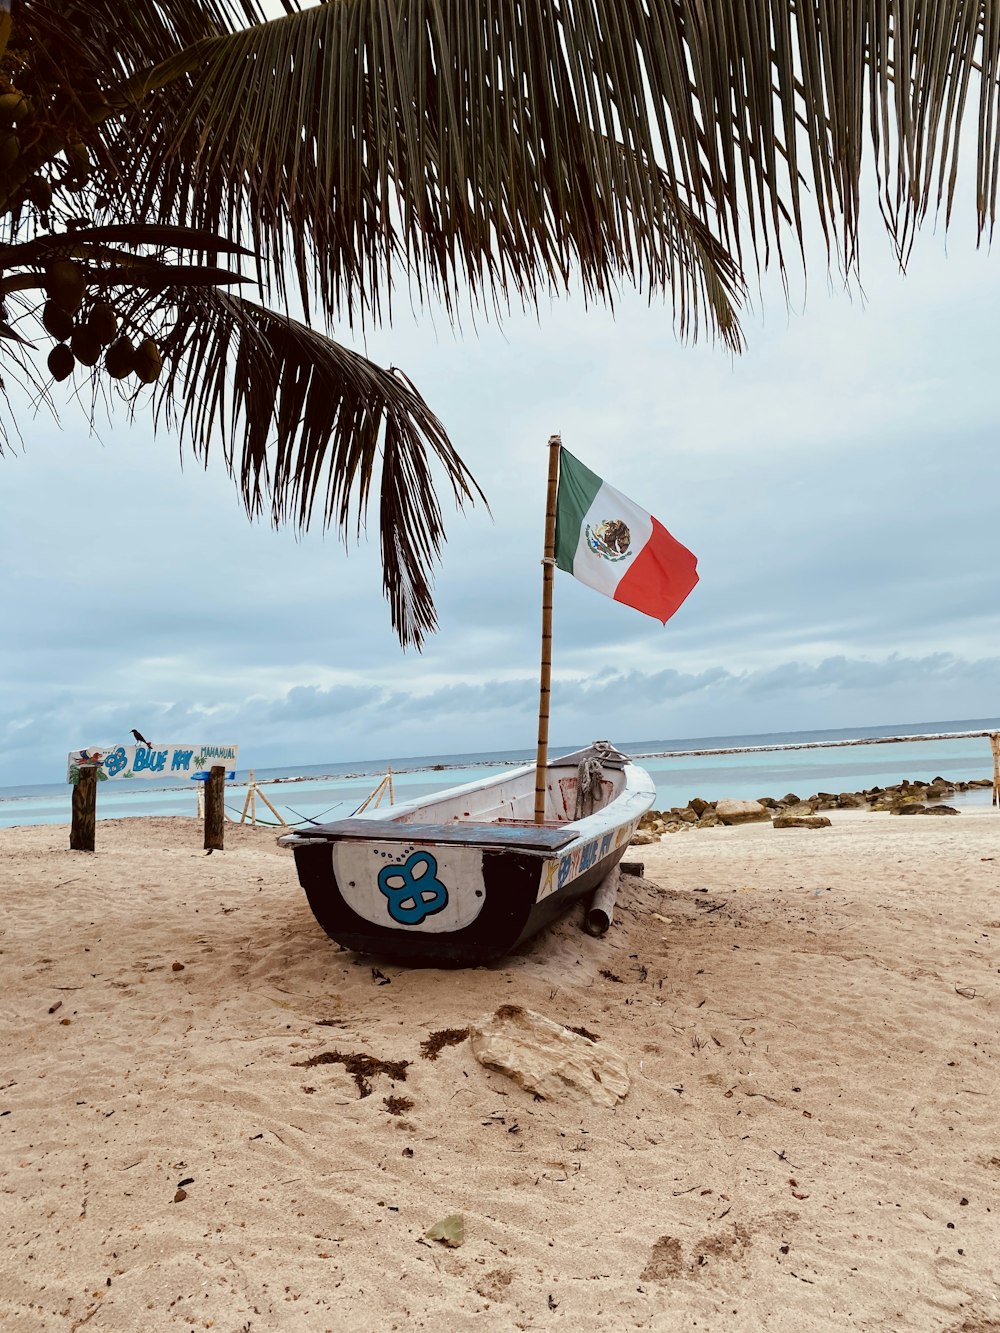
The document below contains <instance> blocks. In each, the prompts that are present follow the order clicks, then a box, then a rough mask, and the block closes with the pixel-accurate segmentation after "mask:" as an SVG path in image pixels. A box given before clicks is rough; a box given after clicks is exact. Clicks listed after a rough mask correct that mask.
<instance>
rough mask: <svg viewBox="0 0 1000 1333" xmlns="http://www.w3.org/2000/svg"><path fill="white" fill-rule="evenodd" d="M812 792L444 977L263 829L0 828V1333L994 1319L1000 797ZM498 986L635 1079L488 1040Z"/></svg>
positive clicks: (965, 1324) (179, 825)
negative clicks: (939, 803)
mask: <svg viewBox="0 0 1000 1333" xmlns="http://www.w3.org/2000/svg"><path fill="white" fill-rule="evenodd" d="M833 821H834V822H833V827H832V828H830V829H826V830H824V831H823V832H822V833H821V834H817V835H815V836H813V835H810V836H795V835H775V833H774V831H773V829H772V828H771V827H770V824H760V825H757V824H754V825H749V826H747V827H733V828H718V829H713V830H711V832H709V833H704V834H701V833H700V834H698V835H696V836H693V837H690V838H684V839H671V840H670V841H669V842H666V843H663V844H661V845H659V846H656V847H652V848H649V849H646V850H645V852H644V858H643V859H644V861H645V865H646V874H647V875H648V876H649V877H650V879H651V880H653V881H656V883H655V884H654V883H650V882H647V881H635V880H631V881H630V880H625V881H624V883H623V885H622V889H621V891H620V893H619V899H618V905H617V907H616V909H615V925H614V926H613V927H612V929H611V931H610V933H609V934H608V935H607V936H606V937H605V938H604V939H600V940H598V939H593V938H591V937H590V936H588V935H586V934H584V933H583V932H582V931H580V930H579V929H578V928H577V925H576V923H575V920H573V921H564V922H562V923H560V924H559V925H557V926H556V927H554V928H553V929H551V930H550V931H548V932H547V933H546V934H545V935H544V936H542V937H540V938H539V939H538V940H537V941H536V942H535V943H534V944H533V945H531V946H530V947H529V948H528V949H526V950H525V951H523V952H522V953H521V954H519V955H518V956H515V957H512V958H510V959H508V960H507V961H506V962H505V963H503V964H502V965H500V966H497V967H494V968H491V969H485V968H480V969H475V970H472V971H449V972H444V971H435V970H427V971H420V970H407V969H405V968H402V967H396V966H391V965H389V964H387V963H386V962H385V961H384V960H378V959H374V960H373V959H367V958H360V957H356V956H355V955H354V954H351V953H347V952H342V951H340V950H339V949H338V948H337V946H336V945H335V944H333V943H332V942H331V941H330V940H328V939H327V938H326V937H325V936H324V935H323V933H322V932H321V930H320V929H319V927H318V926H317V925H316V923H315V921H314V919H313V917H312V915H311V913H310V911H309V908H308V906H307V903H306V900H305V896H304V894H303V893H302V891H301V889H300V888H299V886H298V884H297V881H296V878H295V872H294V868H293V863H292V858H291V855H290V854H289V853H287V852H284V851H281V850H280V849H278V848H277V847H276V845H275V843H274V839H273V836H272V834H270V833H268V832H263V831H260V830H258V831H253V830H249V829H243V830H238V829H234V828H232V827H229V828H227V830H226V837H227V847H228V850H227V851H226V852H225V853H216V854H215V855H214V856H212V857H211V858H206V857H205V856H204V855H203V853H202V850H201V839H200V831H199V828H198V826H197V824H196V823H195V821H193V820H186V819H132V820H124V821H118V822H102V823H101V824H99V825H98V851H97V853H96V855H93V856H88V855H86V854H81V853H71V852H70V851H69V850H68V846H67V844H68V832H67V830H66V829H64V828H53V827H45V828H27V829H11V830H5V831H2V832H0V867H2V877H0V878H2V887H0V892H2V895H3V917H2V922H0V930H2V935H0V950H2V954H0V966H2V990H0V996H2V999H0V1033H2V1040H3V1051H4V1060H3V1067H2V1072H0V1188H2V1190H3V1198H2V1205H3V1206H2V1208H0V1234H2V1237H3V1252H2V1258H0V1326H2V1327H3V1329H4V1333H8V1330H10V1331H11V1333H38V1331H41V1330H46V1331H47V1330H53V1331H59V1333H61V1331H62V1330H66V1333H69V1330H73V1329H86V1333H97V1331H98V1330H119V1331H121V1333H135V1330H138V1329H142V1330H146V1329H151V1330H160V1329H171V1330H172V1329H177V1330H181V1329H184V1330H190V1329H199V1330H200V1329H203V1328H210V1327H211V1328H215V1329H222V1330H226V1333H234V1331H235V1330H238V1329H249V1330H250V1333H273V1331H274V1330H279V1331H282V1333H283V1331H284V1330H289V1331H295V1330H309V1331H310V1333H311V1331H312V1330H324V1329H328V1328H329V1329H337V1330H340V1329H347V1328H357V1329H375V1328H378V1329H386V1330H391V1329H394V1328H397V1329H400V1330H402V1329H407V1330H408V1329H414V1328H421V1327H428V1328H430V1327H433V1328H435V1329H441V1328H447V1329H449V1330H454V1329H457V1330H465V1329H471V1328H473V1324H474V1321H475V1328H476V1329H483V1328H487V1327H488V1328H489V1329H490V1330H491V1331H492V1330H501V1331H506V1330H513V1329H530V1328H546V1329H548V1328H553V1327H555V1326H556V1324H557V1323H559V1324H561V1326H562V1327H564V1328H566V1329H572V1330H578V1329H582V1330H591V1329H592V1330H595V1333H596V1331H597V1330H601V1331H602V1333H603V1331H604V1330H607V1329H633V1328H635V1329H639V1328H647V1329H655V1330H674V1329H689V1328H694V1327H695V1325H696V1324H697V1327H698V1328H699V1329H706V1330H721V1329H740V1330H742V1329H757V1328H764V1327H766V1328H768V1329H771V1330H787V1331H788V1333H792V1331H793V1330H794V1333H800V1331H801V1330H813V1329H822V1330H827V1329H844V1330H848V1329H849V1330H856V1329H867V1330H872V1333H875V1330H879V1331H881V1330H884V1329H893V1330H897V1329H902V1330H929V1329H938V1330H950V1331H951V1333H958V1330H964V1331H965V1333H970V1331H971V1330H975V1333H985V1330H987V1329H993V1328H994V1327H996V1325H997V1319H998V1314H997V1310H998V1302H997V1297H998V1296H1000V1246H998V1244H997V1225H998V1220H1000V1129H998V1121H997V1096H998V1092H1000V1080H998V1068H1000V1041H998V1021H1000V1020H998V1015H1000V1006H998V994H1000V973H998V968H1000V956H998V955H1000V950H998V947H997V944H998V940H1000V893H998V889H1000V814H998V813H995V812H992V811H989V810H982V811H979V812H975V813H973V812H969V811H966V812H963V814H962V816H961V817H960V818H958V819H943V820H920V819H913V820H900V819H892V818H891V817H889V816H888V815H870V814H867V813H859V814H855V813H834V815H833ZM174 963H181V964H183V967H182V968H181V969H178V970H174V967H173V964H174ZM373 969H375V971H373ZM386 981H387V982H388V984H385V982H386ZM506 1004H514V1005H520V1006H523V1007H526V1008H531V1009H533V1010H535V1011H536V1012H538V1013H540V1014H543V1015H544V1016H546V1017H547V1018H549V1019H551V1020H552V1021H553V1022H556V1023H559V1024H562V1025H564V1026H569V1027H580V1026H582V1027H585V1028H586V1029H587V1030H588V1031H589V1032H591V1033H593V1034H594V1035H595V1036H597V1037H598V1038H599V1039H600V1043H601V1044H602V1045H606V1046H608V1047H610V1048H612V1049H613V1050H615V1051H617V1052H619V1053H620V1054H621V1056H622V1057H623V1058H624V1060H625V1062H626V1063H627V1065H628V1067H629V1070H630V1071H631V1074H632V1077H633V1083H632V1087H631V1090H630V1091H629V1094H628V1096H627V1098H626V1099H625V1100H624V1101H623V1102H621V1103H620V1104H619V1105H618V1106H617V1107H616V1108H615V1109H614V1110H612V1109H609V1108H607V1107H598V1106H592V1105H589V1104H584V1103H573V1102H568V1101H559V1100H551V1101H548V1100H547V1101H542V1102H538V1101H535V1100H534V1098H533V1097H532V1095H531V1094H530V1093H528V1092H525V1091H523V1090H522V1089H520V1088H518V1087H516V1086H515V1085H513V1084H512V1083H511V1082H510V1080H509V1079H507V1078H506V1077H504V1076H503V1075H500V1074H495V1073H491V1072H489V1071H487V1070H485V1069H484V1068H483V1067H482V1066H481V1065H479V1064H478V1062H477V1061H476V1060H475V1059H474V1057H473V1055H472V1053H471V1050H470V1048H469V1044H468V1042H467V1041H466V1040H464V1036H465V1032H464V1030H465V1029H467V1028H468V1026H469V1024H470V1023H471V1022H472V1021H473V1020H475V1018H476V1017H477V1016H479V1015H481V1014H484V1013H487V1012H492V1011H495V1010H496V1009H497V1008H499V1007H500V1006H502V1005H506ZM431 1056H434V1057H435V1058H429V1057H431ZM357 1057H364V1059H359V1058H357ZM366 1090H369V1091H368V1095H360V1094H362V1093H364V1092H365V1091H366ZM182 1182H183V1183H182ZM179 1191H183V1193H184V1196H185V1197H182V1198H181V1199H180V1201H179V1202H174V1200H175V1198H177V1197H178V1193H179ZM451 1214H460V1215H461V1216H462V1218H463V1220H464V1244H463V1245H462V1246H461V1248H455V1249H451V1248H448V1247H447V1246H446V1245H444V1244H442V1242H440V1241H436V1240H432V1239H428V1238H427V1236H426V1235H425V1233H426V1232H427V1231H428V1230H430V1229H432V1228H433V1227H434V1226H435V1224H437V1223H439V1222H440V1221H441V1219H442V1218H447V1217H448V1216H449V1215H451ZM484 1318H485V1319H486V1320H488V1321H489V1322H488V1323H484V1322H483V1321H484Z"/></svg>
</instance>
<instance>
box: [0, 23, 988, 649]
mask: <svg viewBox="0 0 1000 1333" xmlns="http://www.w3.org/2000/svg"><path fill="white" fill-rule="evenodd" d="M998 69H1000V0H947V3H946V2H945V0H842V2H841V3H830V2H829V0H482V3H478V4H477V3H475V0H330V3H325V4H318V5H314V4H309V3H306V2H305V0H281V2H280V3H278V2H277V0H275V2H274V3H272V4H268V3H264V2H263V0H261V2H259V0H132V2H131V3H129V4H128V5H121V4H117V3H113V2H112V0H87V2H86V3H84V0H13V8H11V0H0V300H2V301H3V302H4V308H3V309H2V310H0V336H2V338H3V339H4V341H2V342H0V355H2V356H3V358H4V363H5V369H6V370H7V373H8V374H9V375H11V376H13V377H14V378H17V377H18V376H20V378H21V379H22V380H24V381H25V382H27V383H29V384H31V385H33V386H34V389H35V391H36V392H37V393H38V394H39V395H42V396H45V397H47V396H49V395H51V394H53V393H54V392H55V388H54V383H53V380H55V381H56V382H58V381H60V380H62V379H66V380H67V381H68V384H69V387H71V388H72V389H74V390H75V391H77V392H79V391H80V390H81V389H83V388H88V387H89V389H90V391H91V392H92V393H93V394H94V395H95V401H96V398H97V396H100V395H118V396H119V397H120V398H121V399H123V400H124V405H125V408H126V410H130V409H131V410H134V409H135V408H136V407H137V406H142V405H144V404H146V402H147V401H149V402H150V404H151V408H152V411H153V414H154V420H155V421H157V422H158V423H162V424H163V425H164V426H166V427H168V428H173V429H175V430H177V431H178V432H179V433H180V435H181V437H182V438H183V439H186V440H187V441H189V442H190V445H191V447H192V448H193V450H194V452H195V454H196V456H197V457H199V458H200V459H202V460H204V459H205V458H206V457H207V455H208V452H209V448H210V445H211V444H213V442H217V444H216V447H218V446H219V445H221V448H222V449H223V452H224V456H225V461H226V464H227V466H228V467H229V469H230V471H231V473H232V475H233V476H234V478H235V479H236V481H237V483H238V484H239V486H240V488H241V492H242V495H243V499H244V501H245V504H246V507H247V509H248V511H249V512H250V513H251V514H257V513H260V512H262V511H269V513H270V516H271V517H272V519H273V521H275V522H284V521H291V522H294V523H296V524H298V525H300V526H306V525H308V524H309V522H310V521H311V520H313V519H316V518H318V519H319V520H320V521H321V522H322V523H323V524H332V525H334V526H335V527H337V528H338V530H340V531H341V532H343V533H347V532H348V530H349V529H350V527H351V526H352V525H353V524H355V523H357V524H359V525H360V523H361V522H362V521H363V517H364V514H365V511H366V508H367V505H368V501H369V497H370V493H371V491H372V488H373V486H375V485H376V478H377V486H378V493H379V522H380V533H381V550H382V559H383V570H384V583H385V590H386V594H387V596H388V598H389V601H390V605H391V609H392V617H393V624H394V626H395V628H396V630H397V632H398V633H399V635H400V637H401V639H402V641H403V642H404V643H415V644H419V643H420V642H421V640H422V638H423V636H424V635H425V634H426V633H427V632H428V631H429V630H431V629H432V628H433V627H434V624H435V619H434V610H433V602H432V597H431V588H430V570H431V566H432V565H433V562H434V560H435V558H436V557H437V556H438V554H439V552H440V546H441V542H442V538H443V526H442V515H441V510H440V507H439V503H438V500H437V498H436V495H435V489H434V485H433V468H435V467H437V468H439V469H441V470H443V474H444V479H445V484H446V485H447V486H448V487H450V489H451V492H452V494H453V496H454V498H455V499H456V500H457V501H458V502H459V503H460V504H461V503H463V502H465V501H468V500H470V499H472V498H473V497H474V496H475V495H476V494H477V493H478V490H477V487H476V485H475V483H474V481H473V480H472V478H471V476H470V474H469V473H468V471H467V469H466V468H465V466H464V464H463V463H462V461H461V460H460V458H459V457H458V455H457V454H456V453H455V451H454V449H453V447H452V445H451V443H450V442H449V440H448V437H447V434H446V432H445V429H444V427H443V426H442V424H441V422H440V421H439V420H438V418H437V417H436V416H435V415H434V413H433V412H432V411H431V409H430V407H429V406H428V405H427V404H426V403H425V402H424V400H423V399H422V398H421V396H420V394H419V393H418V392H417V390H416V388H415V387H414V386H413V385H412V384H411V383H410V382H409V381H408V380H407V379H406V377H405V376H404V375H403V374H402V373H401V372H399V371H396V370H394V369H393V368H391V367H390V368H389V369H386V368H383V367H380V366H377V365H375V364H373V363H372V362H371V361H370V360H368V359H367V358H365V357H364V356H362V355H360V354H359V353H358V352H357V351H355V350H352V349H351V348H349V347H347V346H345V345H343V344H342V343H341V342H339V341H336V340H335V339H334V338H333V337H332V336H331V334H332V333H333V332H335V331H336V332H337V334H338V336H343V335H344V334H346V335H347V336H350V335H351V334H352V333H356V332H359V331H363V330H364V328H365V327H369V326H371V325H374V324H379V323H383V322H385V321H390V322H391V319H392V312H393V308H394V302H395V301H396V300H397V299H398V295H397V294H398V291H399V289H400V288H402V289H403V290H404V292H405V293H406V295H407V296H408V298H409V299H414V298H415V299H416V300H417V301H424V300H427V299H431V298H433V299H435V300H439V301H441V302H443V304H444V306H445V308H446V309H447V310H448V312H449V314H451V315H452V316H453V317H455V316H456V315H457V313H458V311H459V308H460V306H461V305H462V304H463V303H464V302H466V301H468V302H470V303H472V305H473V306H476V307H486V308H487V309H488V310H490V311H491V312H494V313H498V314H501V315H502V313H503V311H504V310H505V309H508V308H509V307H510V305H511V303H515V304H517V303H521V304H531V303H533V302H535V301H537V300H538V299H539V298H540V297H543V296H549V295H551V294H553V293H556V294H558V293H560V292H565V291H566V290H568V289H569V288H570V287H571V286H573V285H574V284H577V283H579V284H581V285H582V288H583V291H584V293H585V295H586V297H587V299H588V300H590V301H601V302H612V301H613V299H614V296H615V294H616V292H617V291H618V290H620V288H621V287H622V286H623V285H624V284H638V285H640V286H642V287H643V288H645V289H646V290H648V291H649V292H650V293H651V294H661V293H665V294H668V295H669V297H670V299H671V301H672V305H673V310H674V315H675V321H676V325H677V328H678V332H679V333H680V335H681V336H691V337H695V336H699V335H700V334H701V333H703V332H704V333H707V334H709V335H710V336H715V337H717V338H720V339H721V340H722V342H723V343H724V344H726V345H727V346H729V347H730V348H733V349H739V347H740V346H741V343H742V337H741V333H740V326H739V311H740V306H741V304H742V302H743V299H744V295H745V291H746V285H747V281H748V278H749V277H750V276H752V273H753V271H754V269H755V268H759V267H760V266H762V265H766V264H768V263H777V264H779V265H782V266H783V265H784V262H785V256H786V254H787V253H788V248H789V246H801V244H802V238H803V233H804V229H805V227H806V225H807V211H808V212H811V213H812V214H813V216H815V217H818V220H819V223H820V225H821V227H822V230H823V233H824V235H825V237H826V241H827V247H828V253H829V255H830V257H831V259H832V260H833V261H834V262H836V263H838V264H839V265H840V266H841V267H842V268H843V269H844V270H845V271H850V270H851V269H852V267H853V266H854V264H855V260H856V239H857V231H858V221H859V211H860V201H861V189H860V182H861V179H862V174H863V170H864V169H865V167H866V164H869V163H871V164H874V168H875V171H876V177H877V183H878V201H879V207H880V209H881V212H882V215H883V217H884V219H885V222H886V225H887V227H888V229H889V232H890V234H891V236H892V237H893V238H894V240H895V242H896V245H897V247H898V250H899V254H900V258H901V260H905V257H906V255H907V253H908V249H909V246H910V244H911V242H912V238H913V231H914V228H915V227H916V226H917V225H918V224H919V223H920V221H921V220H922V219H923V218H924V217H925V215H926V214H927V212H928V211H929V210H931V209H934V210H935V211H939V210H942V209H943V211H944V214H945V217H946V218H950V215H951V210H952V204H953V200H954V197H955V190H956V178H957V173H958V161H959V143H960V129H961V128H962V126H963V124H964V122H965V121H966V120H972V121H974V122H975V125H976V134H977V138H978V159H977V162H978V165H977V177H976V209H977V217H978V222H979V228H980V233H982V232H983V230H984V229H992V226H993V221H994V210H995V201H996V194H997V173H998V170H1000V156H998V153H997V147H998V144H1000V139H998V133H997V109H998V108H997V101H998V99H997V73H998ZM970 100H971V101H972V102H974V103H977V104H978V106H977V108H975V109H970V107H969V103H970ZM253 286H256V288H257V289H258V290H259V292H260V293H261V294H262V295H263V297H264V298H265V299H264V300H259V299H253V297H251V296H250V295H245V294H244V293H245V292H246V291H247V290H248V288H251V287H253ZM255 294H256V293H255ZM266 302H269V303H270V304H267V303H266ZM26 342H27V344H28V345H26ZM105 349H106V350H105ZM46 353H47V355H46ZM147 384H148V385H150V386H151V387H150V388H148V389H147V388H145V387H144V386H145V385H147ZM15 429H16V423H15ZM5 438H7V437H5V436H2V435H0V447H2V445H3V443H4V439H5Z"/></svg>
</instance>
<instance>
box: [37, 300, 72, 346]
mask: <svg viewBox="0 0 1000 1333" xmlns="http://www.w3.org/2000/svg"><path fill="white" fill-rule="evenodd" d="M42 323H43V324H44V325H45V331H46V333H51V334H52V336H53V338H57V339H58V340H59V342H66V340H67V339H68V338H70V337H72V334H73V316H72V315H67V313H66V311H65V310H64V309H63V308H62V306H60V305H56V303H55V301H46V302H45V307H44V309H43V310H42Z"/></svg>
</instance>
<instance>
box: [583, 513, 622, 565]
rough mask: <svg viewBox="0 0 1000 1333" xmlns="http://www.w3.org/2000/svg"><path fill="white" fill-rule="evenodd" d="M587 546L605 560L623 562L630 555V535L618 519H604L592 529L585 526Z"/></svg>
mask: <svg viewBox="0 0 1000 1333" xmlns="http://www.w3.org/2000/svg"><path fill="white" fill-rule="evenodd" d="M586 533H587V545H588V546H589V547H590V549H591V550H592V551H593V553H594V555H599V556H602V557H603V558H604V559H605V560H625V559H626V558H627V557H628V556H630V555H631V554H632V534H631V532H629V530H628V524H627V523H626V522H624V520H623V519H620V518H606V519H604V521H603V522H601V523H595V524H594V526H593V527H591V526H590V524H589V523H588V524H587V527H586Z"/></svg>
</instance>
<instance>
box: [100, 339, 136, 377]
mask: <svg viewBox="0 0 1000 1333" xmlns="http://www.w3.org/2000/svg"><path fill="white" fill-rule="evenodd" d="M133 355H134V352H133V348H132V344H131V342H130V341H129V339H128V338H116V339H115V341H114V342H113V343H112V344H111V346H110V347H109V348H108V350H107V353H106V354H105V357H104V369H105V370H106V371H107V372H108V374H109V375H110V376H111V378H112V379H113V380H123V379H124V378H125V376H126V375H130V374H131V373H132V357H133Z"/></svg>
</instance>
